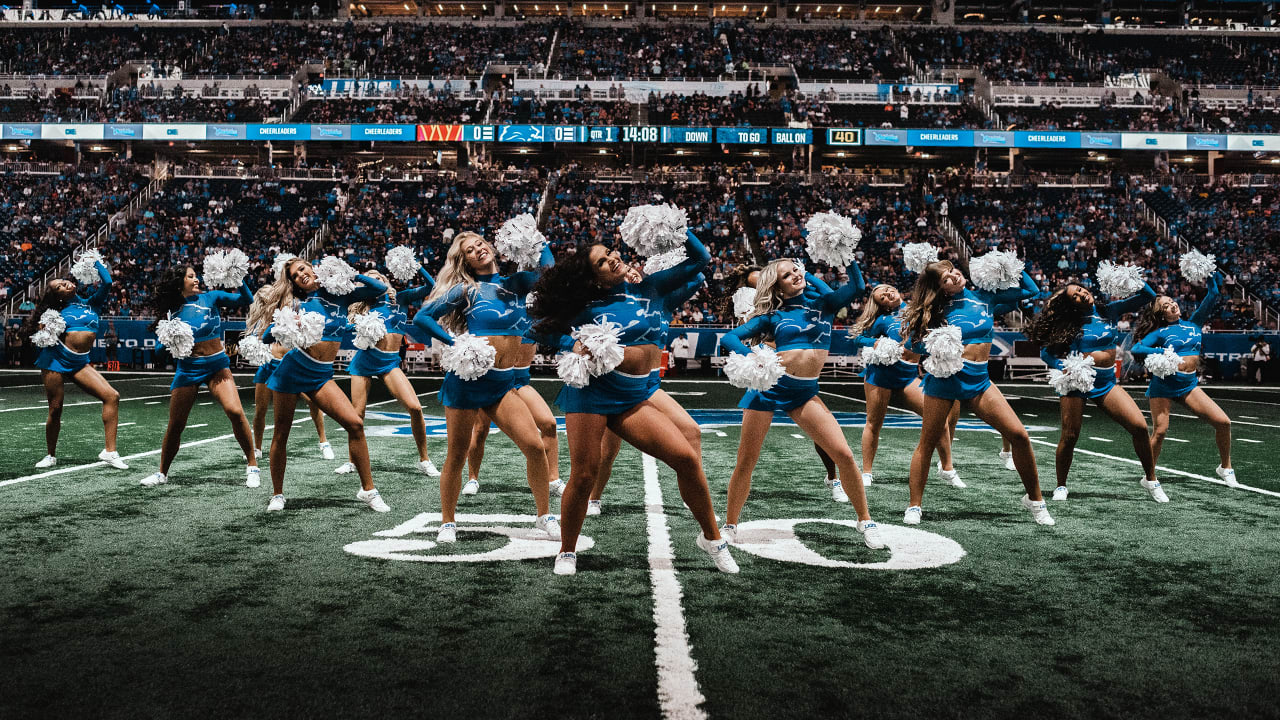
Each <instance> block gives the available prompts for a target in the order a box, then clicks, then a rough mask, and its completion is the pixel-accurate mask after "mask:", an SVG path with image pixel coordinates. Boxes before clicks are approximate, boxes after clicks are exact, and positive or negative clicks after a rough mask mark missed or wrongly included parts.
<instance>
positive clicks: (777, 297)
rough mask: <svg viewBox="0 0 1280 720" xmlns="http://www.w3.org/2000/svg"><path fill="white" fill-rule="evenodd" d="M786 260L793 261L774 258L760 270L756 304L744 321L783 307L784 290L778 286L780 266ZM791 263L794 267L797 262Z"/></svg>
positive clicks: (786, 261)
mask: <svg viewBox="0 0 1280 720" xmlns="http://www.w3.org/2000/svg"><path fill="white" fill-rule="evenodd" d="M784 262H785V263H789V262H791V261H790V260H787V259H786V258H783V259H781V260H774V261H773V262H771V263H769V264H768V265H765V266H764V269H762V270H761V271H760V278H759V279H758V280H756V305H755V307H753V308H752V309H751V312H749V313H747V317H746V318H744V319H743V322H744V323H745V322H747V321H748V320H750V319H751V318H753V317H756V316H757V315H768V314H769V313H771V312H773V311H774V310H777V309H778V308H780V307H782V300H783V297H782V292H781V290H780V289H779V288H778V266H779V265H781V264H782V263H784ZM791 264H792V266H793V267H794V265H795V263H791Z"/></svg>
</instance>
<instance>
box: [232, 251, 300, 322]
mask: <svg viewBox="0 0 1280 720" xmlns="http://www.w3.org/2000/svg"><path fill="white" fill-rule="evenodd" d="M305 262H307V261H306V260H303V259H302V258H290V259H289V261H288V262H286V263H285V264H284V268H283V269H281V270H280V277H278V278H276V281H275V282H273V283H271V284H270V285H267V286H266V287H264V288H262V289H260V290H258V292H257V293H256V294H254V296H253V305H251V306H250V307H249V317H248V319H246V320H245V332H246V333H252V334H255V335H260V334H262V331H263V330H266V329H267V326H268V325H270V324H271V320H272V317H273V316H274V315H275V312H276V310H279V309H280V308H282V307H284V306H285V305H290V304H292V303H293V301H294V298H295V297H296V295H295V292H294V291H295V290H296V288H295V287H294V285H293V280H292V279H290V277H289V270H290V269H291V268H293V266H294V265H296V264H298V263H305Z"/></svg>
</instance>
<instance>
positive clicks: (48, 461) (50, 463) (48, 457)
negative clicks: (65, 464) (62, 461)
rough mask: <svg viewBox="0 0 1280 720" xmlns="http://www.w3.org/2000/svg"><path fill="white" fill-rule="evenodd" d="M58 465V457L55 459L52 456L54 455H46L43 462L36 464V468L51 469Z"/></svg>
mask: <svg viewBox="0 0 1280 720" xmlns="http://www.w3.org/2000/svg"><path fill="white" fill-rule="evenodd" d="M57 464H58V458H56V457H54V456H52V455H45V456H44V459H43V460H41V461H40V462H38V463H36V467H38V468H49V467H53V466H54V465H57Z"/></svg>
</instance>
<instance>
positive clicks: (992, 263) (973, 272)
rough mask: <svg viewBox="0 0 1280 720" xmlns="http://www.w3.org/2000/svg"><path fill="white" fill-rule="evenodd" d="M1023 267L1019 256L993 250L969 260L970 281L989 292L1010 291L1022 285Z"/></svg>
mask: <svg viewBox="0 0 1280 720" xmlns="http://www.w3.org/2000/svg"><path fill="white" fill-rule="evenodd" d="M1023 267H1024V263H1023V262H1022V261H1021V260H1019V259H1018V256H1017V255H1014V254H1013V253H1011V252H1005V251H1003V250H992V251H991V252H989V253H987V254H986V255H982V256H981V257H971V258H969V279H971V280H973V284H974V285H976V286H977V287H980V288H982V289H983V290H986V291H988V292H998V291H1000V290H1008V289H1009V288H1016V287H1018V286H1019V285H1021V284H1022V270H1023Z"/></svg>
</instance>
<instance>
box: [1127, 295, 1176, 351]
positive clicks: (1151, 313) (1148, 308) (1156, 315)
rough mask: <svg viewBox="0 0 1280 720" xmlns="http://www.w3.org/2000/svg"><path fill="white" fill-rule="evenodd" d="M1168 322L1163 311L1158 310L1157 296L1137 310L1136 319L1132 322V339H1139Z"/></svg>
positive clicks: (1158, 298)
mask: <svg viewBox="0 0 1280 720" xmlns="http://www.w3.org/2000/svg"><path fill="white" fill-rule="evenodd" d="M1161 297H1163V296H1161ZM1168 324H1169V321H1168V320H1165V319H1164V313H1163V312H1161V311H1160V297H1157V298H1156V299H1155V300H1152V301H1151V302H1149V303H1147V304H1146V305H1144V306H1143V307H1142V309H1141V310H1139V311H1138V319H1137V320H1135V321H1134V322H1133V332H1132V335H1133V339H1134V341H1135V342H1137V341H1140V340H1142V338H1144V337H1146V336H1147V335H1148V334H1150V333H1152V332H1154V331H1156V330H1159V329H1160V328H1162V327H1164V326H1165V325H1168Z"/></svg>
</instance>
